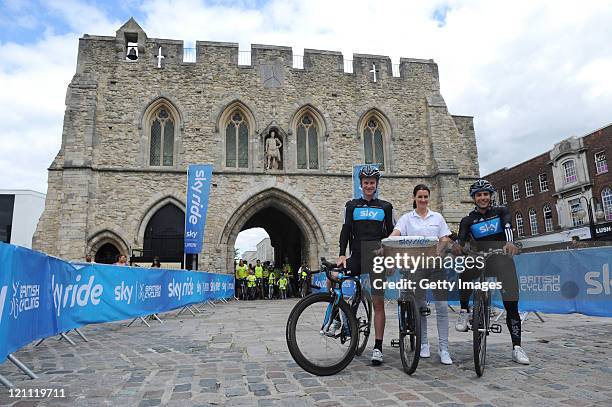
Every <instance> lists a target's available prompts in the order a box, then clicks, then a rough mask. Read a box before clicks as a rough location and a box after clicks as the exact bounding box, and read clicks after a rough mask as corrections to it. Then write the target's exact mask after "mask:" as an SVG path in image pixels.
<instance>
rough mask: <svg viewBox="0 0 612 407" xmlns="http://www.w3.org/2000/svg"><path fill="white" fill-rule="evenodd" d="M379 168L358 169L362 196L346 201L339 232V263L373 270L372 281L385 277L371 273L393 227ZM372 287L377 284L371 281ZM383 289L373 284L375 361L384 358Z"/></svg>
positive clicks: (353, 272)
mask: <svg viewBox="0 0 612 407" xmlns="http://www.w3.org/2000/svg"><path fill="white" fill-rule="evenodd" d="M379 179H380V172H379V171H378V169H377V168H376V167H374V166H372V165H366V166H364V167H363V168H362V169H361V170H360V171H359V182H360V184H361V190H362V192H363V197H362V198H359V199H353V200H350V201H348V202H347V203H346V206H345V209H344V224H343V225H342V231H341V232H340V255H339V257H338V261H337V264H338V265H342V266H344V267H346V268H347V269H348V270H350V274H351V275H360V274H361V272H362V271H363V272H365V273H370V283H373V281H374V279H384V278H385V274H384V273H383V274H374V273H372V263H373V259H374V250H377V249H379V248H380V241H381V240H382V239H384V238H386V237H388V236H389V234H391V232H392V231H393V206H392V205H391V204H390V203H389V202H387V201H383V200H382V199H378V198H376V197H375V194H376V189H377V188H378V181H379ZM347 245H350V250H351V256H350V257H349V258H348V259H347V257H346V247H347ZM371 285H372V287H373V286H374V284H371ZM384 294H385V292H384V290H376V289H374V288H372V303H373V305H374V332H375V336H376V341H375V344H374V350H373V353H372V364H373V365H380V364H381V363H382V361H383V354H382V341H383V336H384V332H385V301H384V299H385V298H384Z"/></svg>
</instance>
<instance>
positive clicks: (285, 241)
mask: <svg viewBox="0 0 612 407" xmlns="http://www.w3.org/2000/svg"><path fill="white" fill-rule="evenodd" d="M254 227H261V228H263V229H265V231H266V232H267V233H268V235H269V236H270V240H271V244H272V246H273V247H274V257H275V263H279V264H282V263H283V262H284V261H285V259H287V260H288V261H289V264H291V265H292V266H293V267H294V269H295V270H297V268H299V265H300V262H301V261H302V260H306V261H307V262H308V263H309V264H310V265H311V267H313V268H316V267H317V262H318V261H319V260H318V259H319V255H320V254H323V253H325V251H326V242H325V237H324V234H323V229H322V228H321V225H320V224H319V221H318V220H317V217H316V216H315V215H314V214H313V213H312V211H311V210H310V209H309V208H308V207H307V206H306V205H305V204H304V203H303V202H302V201H300V200H299V199H298V198H296V197H294V196H293V195H291V194H289V193H287V192H285V191H283V190H280V189H277V188H269V189H267V190H264V191H261V192H259V193H257V194H256V195H254V196H252V197H251V198H250V199H247V200H246V201H245V202H243V203H242V204H241V205H239V207H238V209H237V210H236V212H235V213H234V214H233V215H232V216H231V217H230V219H229V220H228V221H227V223H226V225H225V228H224V230H223V233H222V234H221V237H220V239H219V242H220V243H221V244H224V245H226V247H227V253H226V257H225V262H226V265H225V267H226V270H228V272H230V273H231V272H232V270H233V268H234V267H233V266H234V265H233V261H234V254H235V253H234V244H235V242H236V237H237V236H238V234H239V233H240V232H241V231H243V230H246V229H250V228H254Z"/></svg>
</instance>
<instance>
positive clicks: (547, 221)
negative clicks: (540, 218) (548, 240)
mask: <svg viewBox="0 0 612 407" xmlns="http://www.w3.org/2000/svg"><path fill="white" fill-rule="evenodd" d="M544 228H545V229H546V232H552V231H553V216H552V209H551V207H550V204H548V203H546V204H544Z"/></svg>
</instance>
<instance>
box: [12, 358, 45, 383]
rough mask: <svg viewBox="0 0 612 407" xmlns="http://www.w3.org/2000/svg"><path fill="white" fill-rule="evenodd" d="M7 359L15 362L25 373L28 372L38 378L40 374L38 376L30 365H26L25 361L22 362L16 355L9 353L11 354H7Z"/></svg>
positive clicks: (33, 377)
mask: <svg viewBox="0 0 612 407" xmlns="http://www.w3.org/2000/svg"><path fill="white" fill-rule="evenodd" d="M7 359H8V360H10V361H11V362H13V364H14V365H15V366H17V367H18V368H19V369H21V370H22V371H23V373H25V374H27V375H28V376H30V377H31V378H32V379H38V376H36V375H35V374H34V372H33V371H31V370H30V369H28V367H27V366H26V365H24V364H23V363H21V362H20V361H19V359H17V358H16V357H15V356H13V355H12V354H10V353H9V355H8V356H7Z"/></svg>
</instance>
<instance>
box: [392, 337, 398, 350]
mask: <svg viewBox="0 0 612 407" xmlns="http://www.w3.org/2000/svg"><path fill="white" fill-rule="evenodd" d="M399 346H400V341H399V339H391V347H392V348H399Z"/></svg>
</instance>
